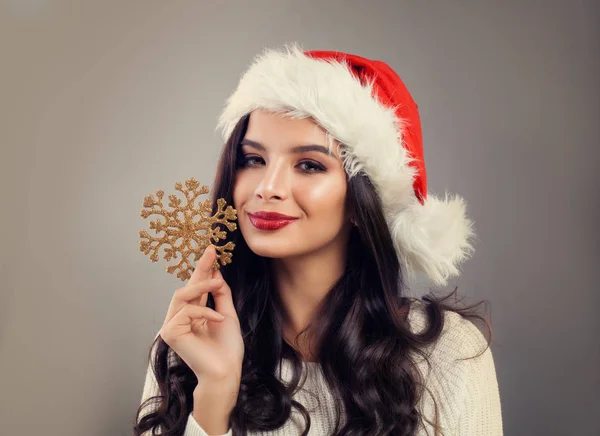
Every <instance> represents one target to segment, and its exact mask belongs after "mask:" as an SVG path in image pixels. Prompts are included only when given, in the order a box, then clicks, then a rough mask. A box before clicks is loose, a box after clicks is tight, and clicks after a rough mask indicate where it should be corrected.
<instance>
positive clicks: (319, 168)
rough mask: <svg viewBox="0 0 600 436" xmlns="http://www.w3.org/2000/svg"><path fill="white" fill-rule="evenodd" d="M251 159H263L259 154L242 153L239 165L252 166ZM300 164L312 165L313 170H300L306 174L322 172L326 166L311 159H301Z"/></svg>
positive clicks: (243, 166)
mask: <svg viewBox="0 0 600 436" xmlns="http://www.w3.org/2000/svg"><path fill="white" fill-rule="evenodd" d="M253 159H260V160H263V158H262V157H260V156H252V155H248V154H245V155H242V157H241V162H240V167H242V168H246V167H248V166H252V165H250V164H249V162H250V161H251V160H253ZM300 164H309V165H311V166H312V167H313V169H314V170H310V171H307V170H302V171H303V172H304V173H306V174H312V173H319V172H324V171H325V170H326V168H325V167H324V166H323V165H321V164H318V163H316V162H313V161H303V162H300Z"/></svg>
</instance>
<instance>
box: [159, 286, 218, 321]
mask: <svg viewBox="0 0 600 436" xmlns="http://www.w3.org/2000/svg"><path fill="white" fill-rule="evenodd" d="M222 281H223V280H222V279H210V280H205V281H202V282H200V283H197V284H195V285H190V284H187V285H185V286H184V287H182V288H179V289H177V290H176V291H175V292H174V293H173V298H172V299H171V303H170V304H169V309H168V310H167V315H166V316H165V321H164V322H165V323H168V322H169V321H170V320H171V319H172V318H173V317H174V316H175V314H176V313H177V312H179V311H180V310H181V309H182V308H183V307H184V306H185V305H186V304H192V305H195V306H206V301H207V299H208V293H209V292H211V291H213V290H215V289H218V288H219V287H220V286H221V285H222Z"/></svg>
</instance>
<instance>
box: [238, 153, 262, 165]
mask: <svg viewBox="0 0 600 436" xmlns="http://www.w3.org/2000/svg"><path fill="white" fill-rule="evenodd" d="M255 160H263V159H262V157H260V156H252V155H249V154H245V155H243V156H242V158H241V160H240V166H241V167H248V166H254V165H252V163H253V162H254V161H255Z"/></svg>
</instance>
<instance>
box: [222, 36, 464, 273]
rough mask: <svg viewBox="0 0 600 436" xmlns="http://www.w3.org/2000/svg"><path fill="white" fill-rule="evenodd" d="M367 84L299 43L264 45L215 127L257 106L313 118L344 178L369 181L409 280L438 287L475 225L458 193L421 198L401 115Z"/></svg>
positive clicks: (226, 128) (225, 134)
mask: <svg viewBox="0 0 600 436" xmlns="http://www.w3.org/2000/svg"><path fill="white" fill-rule="evenodd" d="M372 87H373V82H372V81H369V83H367V84H364V85H363V84H361V82H360V81H359V80H358V79H357V78H356V77H355V76H354V75H353V74H352V73H351V72H350V71H349V69H348V66H347V65H345V64H344V63H341V62H336V61H333V60H322V59H314V58H311V57H309V56H307V55H305V54H304V53H303V50H302V49H301V48H300V47H299V46H298V45H297V44H291V45H287V46H285V47H284V48H283V49H280V50H277V49H275V50H274V49H266V50H264V51H263V53H261V54H260V55H258V56H257V57H256V58H255V59H254V61H253V63H252V65H251V66H250V67H249V68H248V70H247V71H246V72H245V73H244V74H243V76H242V78H241V80H240V82H239V84H238V87H237V89H236V90H235V91H234V93H233V94H232V95H231V96H230V97H229V98H228V99H227V102H226V104H225V108H224V110H223V112H222V113H221V116H220V117H219V123H218V125H217V129H218V130H220V132H221V135H222V138H223V140H224V141H226V140H227V139H228V138H229V136H230V135H231V133H232V131H233V129H234V128H235V125H236V124H237V123H238V121H239V120H240V118H242V117H243V116H244V115H247V114H248V113H250V112H252V111H253V110H255V109H259V108H260V109H266V110H269V111H272V112H276V113H282V114H285V115H287V116H290V117H293V118H300V119H301V118H312V119H314V121H315V122H317V123H318V124H319V125H320V126H321V127H323V129H325V130H326V131H327V132H328V133H329V134H330V135H331V136H332V137H333V138H335V139H336V140H337V141H338V142H340V143H341V144H342V149H341V151H340V157H341V158H342V161H343V165H344V169H345V170H346V172H347V174H348V176H349V178H351V177H353V176H354V175H356V174H358V173H359V172H364V173H365V174H367V175H368V176H369V178H370V179H371V181H372V183H373V185H374V186H375V188H376V190H377V192H378V194H379V196H380V198H381V202H382V205H383V209H384V214H385V216H386V220H387V222H388V226H389V228H390V232H391V234H392V237H393V239H394V243H395V246H396V251H397V253H398V256H399V259H400V261H401V264H402V266H403V267H404V268H405V270H406V271H407V272H408V275H409V277H414V272H416V271H423V272H425V273H426V274H427V275H428V276H429V277H430V278H431V279H432V280H433V281H434V282H435V283H436V284H439V285H443V284H445V283H446V281H447V278H448V277H449V276H452V275H458V274H459V271H458V269H457V266H458V263H460V262H462V260H464V259H465V258H466V256H467V254H468V253H469V252H470V251H471V250H472V246H471V245H470V243H469V241H467V239H468V238H469V237H470V236H471V235H472V231H471V230H470V229H471V224H472V223H471V222H470V221H469V220H468V219H467V218H466V216H465V206H464V201H463V200H462V199H461V198H460V197H458V196H457V197H456V198H455V199H454V200H448V199H446V200H445V201H442V200H439V199H436V198H434V197H432V196H428V198H427V199H426V200H425V203H424V204H421V203H419V202H418V200H417V199H416V196H415V193H414V190H413V180H414V178H415V175H416V174H415V171H416V170H415V168H414V167H413V166H410V165H409V163H410V162H411V161H412V157H411V156H410V155H409V153H408V152H407V150H406V149H405V147H403V146H400V144H402V130H401V127H402V122H403V120H399V119H398V117H397V116H396V114H395V110H394V109H395V108H389V107H386V106H384V105H383V104H381V103H380V102H378V101H377V99H376V98H374V97H373V95H374V93H373V88H372Z"/></svg>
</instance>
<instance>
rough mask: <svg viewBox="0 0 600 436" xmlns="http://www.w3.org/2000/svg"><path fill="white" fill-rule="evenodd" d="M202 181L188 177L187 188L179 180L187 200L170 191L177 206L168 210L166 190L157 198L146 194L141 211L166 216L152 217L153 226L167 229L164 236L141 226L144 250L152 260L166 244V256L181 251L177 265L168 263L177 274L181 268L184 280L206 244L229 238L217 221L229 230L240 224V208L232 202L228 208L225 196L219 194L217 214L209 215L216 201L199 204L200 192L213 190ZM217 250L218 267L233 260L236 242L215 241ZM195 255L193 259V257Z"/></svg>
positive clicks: (144, 214)
mask: <svg viewBox="0 0 600 436" xmlns="http://www.w3.org/2000/svg"><path fill="white" fill-rule="evenodd" d="M199 186H200V183H199V182H198V181H196V179H194V178H193V177H192V178H191V179H189V180H186V181H185V188H184V187H183V185H182V184H181V183H180V182H177V183H176V184H175V189H176V190H177V191H180V192H181V193H183V195H184V196H185V199H186V201H187V203H186V204H185V205H182V200H181V199H180V198H178V197H177V195H175V194H171V195H169V197H168V198H169V204H168V206H169V207H171V208H172V209H173V210H171V211H168V210H165V208H164V206H163V202H162V199H163V196H164V194H165V193H164V191H162V190H159V191H156V197H158V199H156V198H155V197H154V195H152V194H151V195H149V196H147V197H145V198H144V208H146V209H143V210H142V211H141V212H140V215H141V217H142V218H148V217H149V216H150V215H153V214H157V215H161V216H162V217H163V218H164V221H161V220H160V219H157V220H155V221H150V229H153V230H155V231H156V234H157V235H158V233H159V232H164V234H163V235H162V236H156V237H153V236H150V235H149V234H148V232H146V231H145V230H140V233H139V234H140V237H141V238H142V240H141V241H140V251H141V252H143V253H144V254H150V260H152V262H157V261H158V251H159V249H160V248H161V247H162V246H164V252H165V255H164V256H163V258H164V259H165V260H166V261H170V260H171V259H177V257H178V253H180V254H181V260H180V261H179V263H177V264H176V265H170V266H168V267H167V272H168V273H169V274H173V273H174V272H175V271H177V270H179V272H178V273H177V277H179V278H180V279H181V280H188V279H189V278H190V277H191V275H192V274H191V273H192V272H193V271H194V268H193V266H192V262H193V264H194V265H195V264H196V262H197V261H198V260H199V259H200V257H201V256H202V253H204V250H205V249H206V247H208V246H209V245H210V244H211V241H214V242H219V241H220V240H222V239H225V237H226V236H227V234H226V232H225V231H223V230H220V229H219V227H218V226H213V224H223V225H225V226H226V227H227V229H228V230H229V231H234V230H236V229H237V224H236V223H235V222H230V221H234V220H236V219H237V211H236V210H235V209H234V208H233V207H231V206H228V207H227V208H226V209H225V204H226V202H225V200H224V199H222V198H219V199H218V200H217V206H218V207H217V212H216V213H215V215H213V216H208V215H209V214H210V213H211V211H212V201H211V200H210V199H206V200H205V201H204V202H198V207H199V208H198V209H196V207H195V201H196V199H197V198H198V196H200V195H203V194H207V193H208V192H209V188H208V186H202V187H200V189H198V187H199ZM212 245H213V246H214V247H215V249H216V251H217V258H216V260H215V263H214V265H213V268H214V269H217V268H219V267H220V266H219V261H220V262H221V265H223V266H224V265H226V264H228V263H231V256H232V253H231V251H232V250H233V249H234V248H235V244H234V243H233V242H228V243H227V244H225V245H222V246H218V245H215V244H212ZM192 256H193V257H194V259H193V260H190V257H192Z"/></svg>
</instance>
